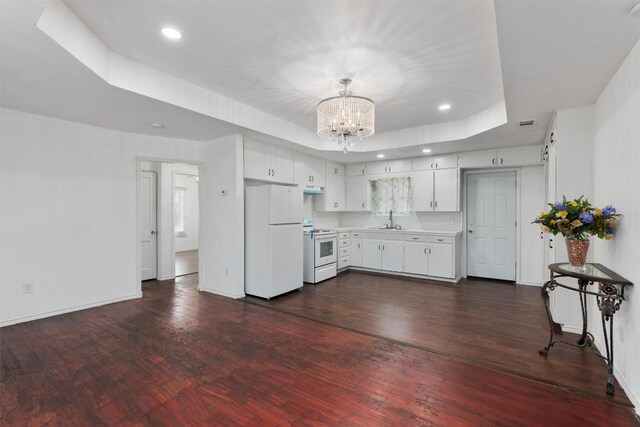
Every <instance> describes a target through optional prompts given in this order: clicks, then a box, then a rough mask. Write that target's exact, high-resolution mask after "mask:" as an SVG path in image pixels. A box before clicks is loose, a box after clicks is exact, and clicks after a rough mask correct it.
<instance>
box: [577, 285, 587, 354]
mask: <svg viewBox="0 0 640 427" xmlns="http://www.w3.org/2000/svg"><path fill="white" fill-rule="evenodd" d="M588 285H589V281H588V280H584V279H578V289H579V290H580V291H579V292H578V293H579V294H580V308H581V309H582V334H581V335H580V338H579V339H578V345H579V346H585V345H586V344H587V342H588V339H587V294H585V293H584V291H586V290H587V286H588Z"/></svg>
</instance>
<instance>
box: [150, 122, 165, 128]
mask: <svg viewBox="0 0 640 427" xmlns="http://www.w3.org/2000/svg"><path fill="white" fill-rule="evenodd" d="M151 127H152V128H156V129H162V128H163V127H164V125H163V124H162V123H158V122H155V123H151Z"/></svg>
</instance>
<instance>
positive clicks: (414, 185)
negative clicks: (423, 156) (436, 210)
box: [411, 171, 433, 212]
mask: <svg viewBox="0 0 640 427" xmlns="http://www.w3.org/2000/svg"><path fill="white" fill-rule="evenodd" d="M411 197H412V200H413V210H414V211H416V212H426V211H432V210H433V172H432V171H423V172H414V173H413V174H411Z"/></svg>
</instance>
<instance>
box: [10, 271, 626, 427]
mask: <svg viewBox="0 0 640 427" xmlns="http://www.w3.org/2000/svg"><path fill="white" fill-rule="evenodd" d="M196 281H197V276H195V275H193V276H184V277H181V278H178V279H176V284H175V286H174V285H173V283H172V282H170V281H166V282H161V283H160V282H145V284H144V297H143V298H142V299H139V300H133V301H126V302H121V303H117V304H111V305H108V306H103V307H98V308H94V309H89V310H84V311H80V312H75V313H70V314H65V315H61V316H56V317H51V318H48V319H43V320H37V321H33V322H28V323H23V324H19V325H14V326H9V327H5V328H2V329H1V330H0V333H1V334H2V344H1V354H0V355H1V372H0V374H1V389H0V410H1V414H2V424H3V425H7V426H9V425H11V426H13V425H42V424H52V425H64V426H71V425H74V426H76V425H90V426H98V425H143V424H144V425H147V424H151V425H156V424H159V425H185V426H186V425H240V424H244V425H246V424H249V425H265V424H269V425H288V424H296V425H336V424H340V425H367V426H371V425H454V424H455V425H496V424H499V425H531V426H533V425H566V426H569V425H583V426H584V425H634V423H635V417H634V415H633V413H632V410H631V409H630V408H629V407H626V406H623V405H619V404H612V403H610V402H605V401H603V400H600V399H594V398H591V397H589V396H585V395H581V394H578V393H574V392H571V391H568V390H566V389H563V388H558V387H554V386H551V385H548V384H545V383H543V382H540V381H533V380H529V379H526V378H523V377H521V376H516V375H512V374H509V373H505V372H503V371H499V370H495V369H491V368H487V367H483V366H478V365H475V364H473V363H469V362H466V361H461V360H456V359H453V358H451V357H447V356H443V355H439V354H436V353H433V352H428V351H425V350H421V349H419V348H416V347H412V346H408V345H403V344H399V343H396V342H393V341H389V340H386V339H382V338H376V337H372V336H369V335H365V334H360V333H356V332H352V331H349V330H345V329H342V328H337V327H333V326H330V325H327V324H324V323H321V322H316V321H312V320H309V319H305V318H302V317H299V316H292V315H289V314H285V313H282V312H279V311H276V310H271V309H266V308H264V307H260V306H257V305H253V304H247V303H245V302H243V301H233V300H230V299H226V298H223V297H219V296H215V295H210V294H206V293H198V292H197V291H196V290H195V286H196ZM318 289H319V288H318ZM434 303H435V302H434ZM388 310H390V311H393V310H394V309H393V308H391V307H389V308H388Z"/></svg>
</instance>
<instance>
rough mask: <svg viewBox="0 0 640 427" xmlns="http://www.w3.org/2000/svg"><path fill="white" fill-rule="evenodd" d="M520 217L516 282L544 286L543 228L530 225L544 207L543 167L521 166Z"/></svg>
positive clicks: (546, 272)
mask: <svg viewBox="0 0 640 427" xmlns="http://www.w3.org/2000/svg"><path fill="white" fill-rule="evenodd" d="M518 185H519V186H520V218H519V219H518V231H519V233H520V234H519V241H520V253H519V255H520V256H519V259H518V267H519V269H518V270H519V272H520V277H519V278H517V282H518V283H521V284H527V285H542V283H543V282H544V277H546V276H545V275H546V274H548V271H547V267H546V266H545V265H544V241H543V240H542V239H541V238H540V227H539V226H538V225H537V224H531V221H533V220H534V219H535V218H536V216H538V213H539V212H540V211H541V210H543V209H545V197H544V191H545V190H544V187H545V185H544V168H543V167H542V166H527V167H522V168H520V176H519V181H518Z"/></svg>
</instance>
